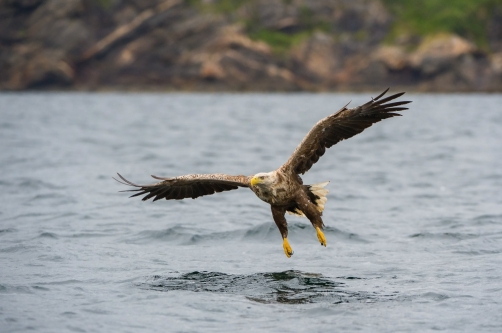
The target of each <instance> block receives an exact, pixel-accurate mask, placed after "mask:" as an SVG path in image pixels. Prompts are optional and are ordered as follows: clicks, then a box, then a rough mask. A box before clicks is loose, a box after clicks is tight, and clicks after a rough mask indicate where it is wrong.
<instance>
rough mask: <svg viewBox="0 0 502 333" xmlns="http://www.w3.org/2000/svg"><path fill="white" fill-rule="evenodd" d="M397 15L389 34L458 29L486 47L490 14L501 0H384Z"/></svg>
mask: <svg viewBox="0 0 502 333" xmlns="http://www.w3.org/2000/svg"><path fill="white" fill-rule="evenodd" d="M383 2H384V3H385V4H386V5H387V7H388V8H389V9H390V11H391V12H392V13H393V14H394V16H395V18H396V22H395V25H394V27H393V29H392V32H391V34H390V36H389V40H390V41H392V40H393V39H394V38H395V37H397V36H399V35H400V34H403V33H404V34H417V35H420V36H425V35H430V34H436V33H440V32H449V33H456V34H459V35H461V36H463V37H466V38H469V39H470V40H473V41H474V42H475V43H477V44H478V46H481V47H487V39H486V38H487V37H486V29H487V22H488V20H489V17H490V14H491V12H492V10H493V8H494V7H495V6H496V5H499V6H500V5H501V1H500V0H454V1H445V0H383Z"/></svg>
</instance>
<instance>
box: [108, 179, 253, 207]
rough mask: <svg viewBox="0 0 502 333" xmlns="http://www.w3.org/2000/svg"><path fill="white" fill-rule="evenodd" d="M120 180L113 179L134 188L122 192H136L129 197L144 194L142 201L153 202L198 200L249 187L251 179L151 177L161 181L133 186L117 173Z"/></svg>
mask: <svg viewBox="0 0 502 333" xmlns="http://www.w3.org/2000/svg"><path fill="white" fill-rule="evenodd" d="M117 175H118V176H119V177H120V179H121V180H122V181H120V180H118V179H115V178H113V179H115V180H116V181H118V182H119V183H121V184H124V185H129V186H134V187H136V189H134V190H126V191H123V192H127V191H131V192H138V193H135V194H133V195H131V197H136V196H140V195H143V194H145V196H144V197H143V201H145V200H148V199H150V198H153V197H155V198H154V199H153V201H156V200H159V199H166V200H171V199H176V200H180V199H185V198H192V199H195V198H198V197H201V196H203V195H209V194H214V193H215V192H223V191H231V190H236V189H237V188H239V187H249V184H250V180H251V177H249V176H242V175H241V176H231V175H225V174H220V173H215V174H207V175H199V174H194V175H185V176H180V177H174V178H162V177H157V176H153V175H152V177H153V178H155V179H159V180H162V181H161V182H158V183H155V184H151V185H137V184H134V183H132V182H130V181H128V180H127V179H125V178H124V177H122V175H120V174H119V173H117Z"/></svg>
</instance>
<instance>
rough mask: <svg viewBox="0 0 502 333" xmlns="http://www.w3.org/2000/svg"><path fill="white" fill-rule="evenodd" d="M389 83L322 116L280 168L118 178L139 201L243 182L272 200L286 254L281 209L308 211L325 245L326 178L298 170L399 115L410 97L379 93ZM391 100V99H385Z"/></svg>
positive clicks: (194, 195)
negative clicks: (314, 179) (313, 179)
mask: <svg viewBox="0 0 502 333" xmlns="http://www.w3.org/2000/svg"><path fill="white" fill-rule="evenodd" d="M388 90H389V89H387V90H385V91H384V92H383V93H381V94H380V95H378V96H377V97H375V98H372V99H371V100H370V101H369V102H367V103H366V104H363V105H361V106H358V107H355V108H353V109H348V108H347V105H348V104H347V105H345V106H344V107H342V108H341V109H340V110H339V111H338V112H336V113H334V114H332V115H330V116H328V117H326V118H324V119H321V120H320V121H319V122H317V124H315V125H314V127H312V129H311V130H310V132H308V134H307V135H306V136H305V138H304V139H303V141H302V142H301V143H300V145H298V147H297V148H296V150H295V151H294V152H293V155H291V157H290V158H289V160H288V161H287V162H286V163H285V164H284V165H282V166H281V167H280V168H279V169H277V170H274V171H270V172H260V173H257V174H255V175H252V176H243V175H240V176H231V175H226V174H193V175H184V176H179V177H173V178H163V177H157V176H153V175H152V177H153V178H155V179H158V180H160V182H158V183H155V184H151V185H137V184H134V183H132V182H130V181H128V180H127V179H125V178H124V177H122V176H121V175H120V174H118V176H119V177H120V179H121V180H122V181H120V180H117V179H115V180H117V181H118V182H120V183H122V184H124V185H129V186H133V187H135V189H132V190H126V191H136V192H138V193H135V194H133V195H132V196H131V197H136V196H141V195H144V197H143V201H145V200H148V199H150V198H153V201H156V200H159V199H166V200H171V199H176V200H181V199H185V198H192V199H195V198H198V197H201V196H204V195H210V194H214V193H215V192H223V191H231V190H236V189H238V188H239V187H247V188H250V189H251V191H253V192H254V193H255V194H256V196H257V197H258V198H260V199H261V200H263V201H265V202H266V203H268V204H270V207H271V209H272V217H273V218H274V221H275V223H276V224H277V227H278V228H279V231H280V233H281V236H282V239H283V243H282V246H283V249H284V253H285V254H286V256H287V257H288V258H289V257H291V255H292V254H293V250H292V248H291V246H290V245H289V242H288V223H287V222H286V218H285V217H284V215H285V213H286V212H287V213H290V214H293V215H299V216H304V217H307V218H308V219H309V220H310V222H311V223H312V226H313V227H314V228H315V230H316V231H317V238H318V239H319V242H320V243H321V245H324V246H326V238H325V237H324V234H323V232H322V229H323V227H324V223H323V221H322V218H321V216H322V212H323V210H324V204H325V203H326V200H327V198H326V195H327V193H328V190H326V189H325V186H326V185H327V184H328V182H324V183H319V184H315V185H304V184H303V181H302V179H301V177H300V174H304V173H305V172H307V171H308V170H309V169H310V168H311V167H312V165H313V164H314V163H315V162H317V161H318V160H319V157H321V156H322V155H324V152H325V151H326V148H329V147H331V146H333V145H334V144H336V143H338V142H340V141H342V140H345V139H348V138H350V137H353V136H354V135H356V134H359V133H361V132H362V131H363V130H364V129H366V128H368V127H370V126H371V125H372V124H373V123H376V122H379V121H380V120H382V119H386V118H390V117H394V116H400V115H401V114H399V113H396V112H397V111H403V110H407V109H408V108H406V107H402V105H405V104H408V103H410V101H398V102H391V101H393V100H395V99H396V98H398V97H400V96H402V95H403V94H404V92H402V93H398V94H394V95H392V96H389V97H386V98H382V97H383V96H384V95H385V93H387V91H388ZM389 102H390V103H389Z"/></svg>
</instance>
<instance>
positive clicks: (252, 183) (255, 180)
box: [251, 177, 261, 186]
mask: <svg viewBox="0 0 502 333" xmlns="http://www.w3.org/2000/svg"><path fill="white" fill-rule="evenodd" d="M260 182H261V179H260V178H258V177H253V178H251V185H252V186H256V184H259V183H260Z"/></svg>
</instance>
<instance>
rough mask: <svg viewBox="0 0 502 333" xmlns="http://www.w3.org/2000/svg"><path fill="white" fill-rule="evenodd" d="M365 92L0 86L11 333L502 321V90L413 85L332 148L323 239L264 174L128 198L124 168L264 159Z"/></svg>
mask: <svg viewBox="0 0 502 333" xmlns="http://www.w3.org/2000/svg"><path fill="white" fill-rule="evenodd" d="M376 95H377V92H375V93H364V94H183V93H180V94H177V93H168V94H161V93H159V94H150V93H2V94H0V332H27V331H35V332H281V333H285V332H335V331H336V332H429V331H447V332H501V331H502V108H501V105H502V95H487V94H466V95H462V94H458V95H432V94H406V95H405V96H404V97H403V99H408V100H411V101H413V103H412V104H410V110H408V111H405V112H403V117H396V118H392V119H387V120H384V121H382V122H380V123H377V124H375V125H374V126H372V127H370V128H369V129H367V130H365V131H364V132H363V133H361V134H359V135H357V136H356V137H354V138H351V139H349V140H347V141H343V142H340V143H338V144H337V145H335V146H333V147H332V148H331V149H329V150H328V151H327V152H326V154H325V155H324V156H323V157H322V158H321V159H320V160H319V162H318V163H317V164H315V165H314V167H312V169H311V170H310V171H309V172H308V173H307V174H305V175H304V176H303V179H304V182H305V183H306V184H312V183H318V182H323V181H328V180H329V181H331V182H330V184H329V185H328V189H329V191H330V192H329V195H328V202H327V204H326V210H325V211H324V216H323V218H324V222H325V224H326V226H327V227H326V231H325V235H326V238H327V244H328V246H327V247H326V248H325V247H322V246H320V245H319V242H318V240H317V238H316V233H315V230H314V229H313V228H312V226H311V225H310V223H309V221H308V220H306V219H305V218H299V217H294V216H289V215H287V218H288V222H289V230H290V233H289V241H290V244H291V246H292V247H293V250H294V255H293V256H292V257H291V258H290V259H288V258H287V257H286V256H285V255H284V252H283V249H282V240H281V237H280V234H279V232H278V230H277V228H276V226H275V224H274V222H273V220H272V216H271V213H270V208H269V206H268V205H267V204H265V203H264V202H262V201H260V200H259V199H258V198H257V197H256V196H255V195H254V194H253V193H252V192H251V191H250V190H249V189H239V190H236V191H230V192H224V193H219V194H215V195H212V196H206V197H202V198H198V199H196V200H192V199H186V200H182V201H165V200H161V201H157V202H151V201H148V202H143V201H141V200H140V199H139V198H128V196H129V194H128V193H127V192H126V193H124V192H119V191H121V190H126V189H128V188H127V187H126V186H124V185H122V184H119V183H117V182H116V181H114V180H113V179H112V177H113V176H115V174H116V172H120V173H121V174H122V175H124V176H125V177H126V178H128V179H129V180H131V181H133V182H137V183H151V182H154V180H153V179H151V178H150V175H151V174H154V175H157V176H164V177H168V176H177V175H182V174H188V173H229V174H246V175H251V174H254V173H258V172H262V171H271V170H274V169H276V168H278V167H279V166H281V165H282V164H283V163H284V162H285V161H286V160H287V159H288V157H289V156H290V154H291V153H292V152H293V150H294V149H295V147H296V145H297V144H298V143H299V142H300V141H301V140H302V138H303V136H304V135H305V134H306V133H307V132H308V131H309V129H310V128H311V127H312V125H313V124H315V123H316V122H317V121H318V120H319V119H321V118H323V117H325V116H327V115H329V114H331V113H334V112H335V111H337V110H338V109H339V108H340V107H341V106H343V105H345V104H346V103H347V102H349V101H352V102H351V106H356V105H359V104H361V103H364V102H366V101H367V100H369V98H370V97H371V96H373V97H374V96H376Z"/></svg>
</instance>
